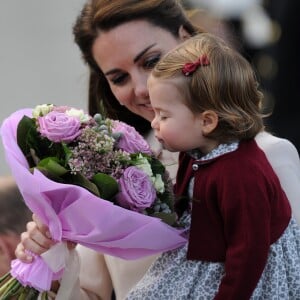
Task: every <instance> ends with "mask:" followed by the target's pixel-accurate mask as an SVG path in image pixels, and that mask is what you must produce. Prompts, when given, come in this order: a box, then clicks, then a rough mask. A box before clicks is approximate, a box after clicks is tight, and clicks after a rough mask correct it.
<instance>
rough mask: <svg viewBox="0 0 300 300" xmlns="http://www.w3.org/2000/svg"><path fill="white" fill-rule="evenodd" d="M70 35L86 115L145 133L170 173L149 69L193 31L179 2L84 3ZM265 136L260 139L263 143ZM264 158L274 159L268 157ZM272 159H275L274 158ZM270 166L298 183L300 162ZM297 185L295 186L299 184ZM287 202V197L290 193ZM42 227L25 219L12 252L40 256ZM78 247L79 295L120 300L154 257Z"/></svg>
mask: <svg viewBox="0 0 300 300" xmlns="http://www.w3.org/2000/svg"><path fill="white" fill-rule="evenodd" d="M73 32H74V36H75V41H76V43H77V44H78V46H79V48H80V50H81V52H82V56H83V59H84V61H85V62H86V63H87V64H88V66H89V68H90V81H89V110H90V113H91V114H94V113H95V112H97V111H102V110H105V112H106V113H107V115H108V117H113V118H116V119H119V120H122V121H125V122H127V123H129V124H131V125H134V126H135V127H136V128H137V129H138V130H139V131H140V132H141V133H142V134H144V136H146V137H147V138H148V141H149V143H150V144H151V146H152V148H153V149H154V150H155V151H156V154H157V155H158V157H159V158H160V159H161V160H162V161H163V162H164V163H165V164H166V166H167V167H168V169H169V171H170V173H171V174H172V175H173V176H175V173H176V169H177V165H176V163H177V155H175V157H174V156H172V154H171V153H170V152H167V151H162V148H161V146H160V145H159V144H157V142H155V138H154V137H153V133H152V132H151V131H150V121H152V119H153V117H154V112H153V110H152V108H151V105H150V100H149V95H148V90H147V87H146V82H147V78H148V75H149V73H150V71H151V69H152V68H153V66H154V65H155V64H156V63H157V61H158V60H159V59H160V57H161V56H162V55H164V54H165V53H166V52H168V51H169V50H170V49H172V48H174V47H175V46H176V45H178V44H179V43H181V42H182V41H184V40H185V39H187V38H189V37H190V36H192V35H195V34H196V33H197V32H198V30H197V29H196V27H194V26H193V25H192V24H191V23H190V22H189V20H188V19H187V17H186V16H185V14H184V12H183V10H182V8H181V6H180V5H179V4H178V1H176V0H144V1H140V0H114V1H109V0H93V1H89V2H87V4H85V6H84V7H83V9H82V11H81V14H80V15H79V17H78V19H77V21H76V23H75V25H74V30H73ZM264 134H266V133H264ZM266 135H267V138H268V139H270V140H271V141H270V142H269V141H268V142H267V145H265V146H264V148H263V150H264V149H267V147H268V145H269V144H271V143H272V141H273V140H274V137H273V136H271V135H269V134H266ZM265 140H266V138H265V137H262V141H265ZM273 143H274V142H273ZM278 143H279V144H280V145H281V147H282V148H283V149H282V150H280V152H281V151H282V153H284V155H281V154H280V157H281V156H283V157H284V159H286V160H289V159H290V157H289V156H286V155H285V153H287V152H289V151H290V152H292V153H293V155H295V154H294V153H295V149H294V147H293V146H292V145H291V144H290V143H289V142H287V141H285V140H280V141H279V142H278ZM272 149H273V148H272ZM264 151H265V150H264ZM267 156H268V153H267ZM268 159H269V160H270V162H271V163H272V160H274V158H273V156H272V154H271V157H269V156H268ZM293 159H294V161H291V162H290V163H289V164H290V165H297V164H299V158H298V157H297V156H295V157H293ZM275 161H276V162H277V161H278V160H277V158H275ZM273 168H274V170H275V171H276V172H277V175H278V177H279V178H280V179H281V177H282V176H281V172H284V173H285V172H286V170H287V172H290V173H291V174H284V177H285V176H286V177H289V178H292V177H293V178H296V176H298V178H297V179H295V181H297V180H298V182H299V183H300V175H299V173H300V167H299V168H298V169H299V170H298V169H297V172H298V174H294V173H293V172H292V170H291V169H289V166H287V167H285V162H284V164H281V163H280V167H278V168H277V166H276V167H274V166H273ZM276 168H277V169H276ZM282 179H283V180H285V178H282ZM291 180H292V179H291ZM290 182H291V181H289V182H288V183H290ZM284 183H285V182H284ZM282 186H283V188H284V189H285V191H286V192H287V190H289V189H290V187H289V186H284V184H283V183H282ZM295 186H296V185H295ZM295 186H293V188H296V187H295ZM298 187H299V189H300V184H298ZM299 193H300V190H299ZM299 193H297V194H299ZM287 194H288V192H287ZM289 200H290V201H291V202H292V198H290V199H289ZM299 216H300V213H299ZM299 222H300V217H299ZM46 232H47V228H45V227H44V226H43V225H42V224H40V222H39V221H38V220H36V222H31V223H29V224H28V231H27V232H25V233H23V234H22V241H23V242H22V243H21V244H19V246H18V248H17V249H16V255H17V257H18V258H19V259H21V260H23V261H30V259H28V257H27V256H26V254H25V252H24V248H26V249H29V250H31V251H32V252H35V253H37V254H41V253H43V252H45V251H46V250H47V249H48V248H49V247H51V245H52V244H53V242H52V241H51V239H50V238H49V237H47V235H46ZM78 251H79V254H80V257H81V271H80V275H79V280H80V287H81V291H80V292H79V291H78V295H79V294H80V296H79V298H80V299H110V297H111V292H112V287H113V288H114V291H115V294H116V298H117V299H124V297H125V296H126V294H127V293H128V292H129V290H130V289H131V288H132V287H133V286H134V285H135V284H136V283H137V282H138V281H139V280H140V279H141V278H142V276H143V275H144V273H145V272H146V270H147V269H148V268H149V266H150V264H151V263H152V262H153V261H154V260H155V258H156V257H147V258H145V259H142V260H137V261H124V260H121V259H118V258H114V257H109V256H107V255H104V256H103V255H101V254H99V253H96V252H94V251H92V250H89V249H85V248H83V247H81V246H78ZM78 289H79V286H78Z"/></svg>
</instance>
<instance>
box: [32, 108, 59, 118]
mask: <svg viewBox="0 0 300 300" xmlns="http://www.w3.org/2000/svg"><path fill="white" fill-rule="evenodd" d="M53 107H54V105H53V104H40V105H37V106H36V107H35V108H34V110H33V112H32V116H33V117H34V118H36V119H37V118H38V117H42V116H45V115H47V114H48V113H49V112H50V111H52V109H53Z"/></svg>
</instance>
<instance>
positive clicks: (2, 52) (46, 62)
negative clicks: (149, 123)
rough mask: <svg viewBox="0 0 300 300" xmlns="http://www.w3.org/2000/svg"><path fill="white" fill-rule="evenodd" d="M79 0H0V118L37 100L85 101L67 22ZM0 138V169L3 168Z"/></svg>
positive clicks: (2, 171) (6, 171) (83, 73)
mask: <svg viewBox="0 0 300 300" xmlns="http://www.w3.org/2000/svg"><path fill="white" fill-rule="evenodd" d="M83 3H84V0H63V1H61V0H51V1H45V0H26V1H24V0H1V1H0V37H1V40H0V85H1V86H0V105H1V107H0V123H2V121H3V120H4V119H5V118H6V117H7V116H9V115H10V114H11V113H12V112H14V111H16V110H18V109H20V108H27V107H34V106H35V105H37V104H42V103H56V104H66V105H73V106H75V107H78V108H83V109H86V107H87V100H86V99H87V96H86V90H87V76H86V75H87V70H86V67H85V65H84V64H83V62H82V60H81V58H80V53H79V50H78V48H77V46H76V45H75V43H74V42H73V35H72V25H73V23H74V21H75V18H76V16H77V15H78V13H79V11H80V9H81V7H82V4H83ZM9 173H10V171H9V168H8V166H7V164H6V161H5V158H4V153H3V146H2V142H0V175H6V174H9Z"/></svg>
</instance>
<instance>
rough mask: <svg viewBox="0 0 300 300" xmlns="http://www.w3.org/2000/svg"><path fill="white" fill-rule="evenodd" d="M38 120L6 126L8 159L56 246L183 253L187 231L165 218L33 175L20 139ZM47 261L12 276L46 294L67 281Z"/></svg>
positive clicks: (129, 254) (127, 253)
mask: <svg viewBox="0 0 300 300" xmlns="http://www.w3.org/2000/svg"><path fill="white" fill-rule="evenodd" d="M24 115H27V116H29V117H31V116H32V110H31V109H23V110H19V111H17V112H15V113H13V114H12V115H11V116H10V117H8V118H7V119H5V120H4V122H3V123H2V126H1V137H2V142H3V146H4V151H5V156H6V160H7V163H8V165H9V166H10V169H11V172H12V175H13V176H14V178H15V180H16V182H17V185H18V187H19V189H20V192H21V194H22V196H23V197H24V200H25V202H26V204H27V206H28V207H29V208H30V210H31V211H32V212H33V213H35V214H36V215H37V216H38V217H39V218H40V219H41V220H42V221H43V222H44V224H46V225H47V226H48V227H49V230H50V233H51V236H52V238H53V239H54V240H56V241H63V240H70V241H74V242H77V243H79V244H81V245H84V246H86V247H88V248H91V249H94V250H96V251H99V252H101V253H105V254H109V255H112V256H118V257H121V258H124V259H137V258H141V257H144V256H148V255H151V254H156V253H160V252H164V251H168V250H172V249H175V248H178V247H180V246H182V245H184V244H185V243H186V241H187V240H186V238H185V237H183V235H182V233H183V231H182V230H178V229H175V228H173V227H171V226H169V225H167V224H165V223H163V222H162V221H161V220H160V219H157V218H154V217H149V216H146V215H143V214H139V213H137V212H134V211H130V210H127V209H124V208H121V207H119V206H116V205H114V204H113V203H111V202H109V201H107V200H104V199H100V198H99V197H97V196H95V195H93V194H92V193H90V192H89V191H87V190H86V189H84V188H82V187H79V186H76V185H70V184H62V183H57V182H54V181H52V180H50V179H48V178H47V177H46V176H44V175H43V174H42V173H41V172H40V171H38V170H37V169H35V170H34V172H33V173H31V172H30V171H29V166H28V163H27V161H26V158H25V157H24V155H23V153H22V151H21V149H20V148H19V146H18V144H17V140H16V131H17V126H18V123H19V121H20V120H21V118H22V117H23V116H24ZM62 271H63V270H60V271H59V272H57V273H55V272H53V271H51V269H50V268H49V266H48V265H47V264H46V263H45V262H44V261H43V259H42V258H41V257H37V258H36V259H35V260H34V261H33V263H32V264H24V263H22V262H20V261H19V260H15V261H14V262H13V264H12V270H11V274H12V275H13V276H14V277H15V278H17V279H18V280H19V281H20V282H21V283H22V284H24V285H29V286H33V287H34V288H36V289H38V290H40V291H43V290H49V289H50V286H51V281H52V280H54V279H56V278H57V277H59V276H61V273H62Z"/></svg>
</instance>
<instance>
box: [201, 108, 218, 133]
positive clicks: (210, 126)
mask: <svg viewBox="0 0 300 300" xmlns="http://www.w3.org/2000/svg"><path fill="white" fill-rule="evenodd" d="M201 119H202V132H203V135H204V136H205V135H207V134H210V133H211V132H212V131H213V130H215V128H216V127H217V125H218V122H219V117H218V115H217V114H216V113H215V112H214V111H212V110H205V111H204V112H203V113H201Z"/></svg>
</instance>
